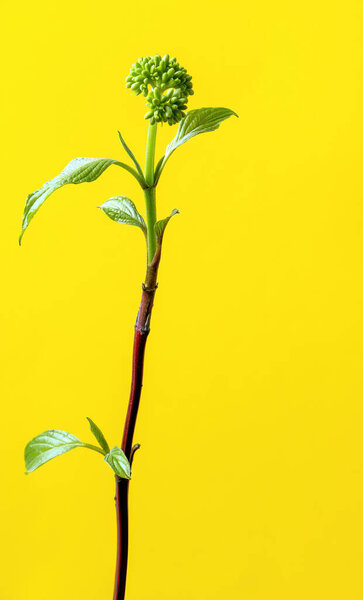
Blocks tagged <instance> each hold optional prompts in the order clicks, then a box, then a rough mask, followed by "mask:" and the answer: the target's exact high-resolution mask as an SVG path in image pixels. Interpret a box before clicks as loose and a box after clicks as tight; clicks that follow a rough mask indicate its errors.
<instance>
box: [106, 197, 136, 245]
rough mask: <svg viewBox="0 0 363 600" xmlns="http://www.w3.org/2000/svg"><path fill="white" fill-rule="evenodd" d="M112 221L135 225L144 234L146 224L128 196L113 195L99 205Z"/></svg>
mask: <svg viewBox="0 0 363 600" xmlns="http://www.w3.org/2000/svg"><path fill="white" fill-rule="evenodd" d="M100 208H102V210H103V212H104V213H106V215H107V216H108V217H110V219H112V221H116V223H125V224H126V225H135V226H136V227H140V229H141V230H142V231H143V232H144V234H145V235H146V224H145V221H144V219H143V218H142V216H141V215H140V213H139V212H138V210H137V208H136V206H135V204H134V203H133V202H132V200H130V199H129V198H125V197H124V196H114V197H113V198H110V199H109V200H106V202H104V204H102V206H101V207H100Z"/></svg>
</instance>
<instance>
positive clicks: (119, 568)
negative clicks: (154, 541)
mask: <svg viewBox="0 0 363 600" xmlns="http://www.w3.org/2000/svg"><path fill="white" fill-rule="evenodd" d="M160 252H161V244H160V245H159V247H158V248H157V250H156V253H155V256H154V259H153V261H152V263H151V264H150V265H148V268H147V272H146V279H145V283H144V284H143V286H142V288H143V291H142V296H141V303H140V308H139V312H138V315H137V319H136V324H135V336H134V349H133V359H132V379H131V392H130V400H129V406H128V409H127V415H126V420H125V426H124V433H123V438H122V445H121V447H122V450H123V451H124V453H125V454H126V456H127V458H128V459H129V460H130V462H132V440H133V437H134V430H135V425H136V417H137V412H138V408H139V403H140V396H141V389H142V378H143V371H144V356H145V345H146V340H147V336H148V334H149V331H150V317H151V311H152V307H153V302H154V295H155V291H156V287H157V282H156V278H157V272H158V267H159V262H160ZM128 490H129V481H128V480H127V479H121V478H119V477H116V496H115V502H116V517H117V558H116V576H115V590H114V596H113V600H124V598H125V588H126V574H127V557H128V543H129V539H128V538H129V535H128V528H129V525H128Z"/></svg>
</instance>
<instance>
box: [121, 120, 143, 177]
mask: <svg viewBox="0 0 363 600" xmlns="http://www.w3.org/2000/svg"><path fill="white" fill-rule="evenodd" d="M117 133H118V137H119V138H120V142H121V144H122V147H123V149H124V150H125V152H127V154H128V155H129V157H130V158H131V160H132V162H133V163H134V165H135V167H136V170H137V172H138V173H139V175H140V177H142V178H144V173H143V172H142V168H141V167H140V165H139V163H138V162H137V160H136V158H135V155H134V153H133V152H131V150H130V148H129V147H128V145H127V144H126V142H125V140H124V139H123V137H122V135H121V133H120V131H118V132H117Z"/></svg>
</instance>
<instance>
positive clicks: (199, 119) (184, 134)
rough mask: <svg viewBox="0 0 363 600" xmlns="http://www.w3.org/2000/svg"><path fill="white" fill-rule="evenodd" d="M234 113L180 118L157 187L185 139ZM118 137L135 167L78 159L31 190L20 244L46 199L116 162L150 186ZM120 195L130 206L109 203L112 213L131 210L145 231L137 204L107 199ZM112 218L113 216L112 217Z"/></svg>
mask: <svg viewBox="0 0 363 600" xmlns="http://www.w3.org/2000/svg"><path fill="white" fill-rule="evenodd" d="M232 115H235V116H237V115H236V113H235V112H233V110H230V109H229V108H199V109H196V110H191V111H189V112H188V113H187V114H186V116H185V117H184V118H183V119H182V120H181V121H180V123H179V128H178V131H177V134H176V136H175V138H174V139H173V140H172V141H171V142H170V144H169V145H168V146H167V148H166V152H165V155H164V156H163V157H162V158H161V159H160V160H159V162H158V164H157V166H156V169H155V174H154V186H155V185H156V184H157V182H158V181H159V179H160V175H161V173H162V171H163V169H164V167H165V164H166V162H167V160H168V159H169V158H170V156H171V155H172V154H173V152H174V151H175V150H176V148H178V147H179V146H181V145H182V144H184V143H185V142H186V141H188V140H189V139H191V138H192V137H194V136H195V135H199V134H200V133H206V132H208V131H215V130H216V129H218V127H219V125H220V124H221V123H222V121H224V120H225V119H227V118H228V117H230V116H232ZM119 137H120V141H121V143H122V145H123V147H124V149H125V150H126V152H127V154H128V155H129V156H130V158H131V160H132V161H133V163H134V165H135V169H134V168H133V167H130V166H129V165H127V164H125V163H122V162H119V161H118V160H113V159H111V158H75V159H74V160H72V161H71V162H70V163H69V164H68V165H67V166H66V167H65V169H63V171H62V172H61V173H60V174H59V175H57V176H56V177H54V179H51V180H50V181H47V182H46V183H45V184H44V185H43V186H42V187H41V188H40V189H38V190H36V191H35V192H32V193H31V194H29V196H28V197H27V200H26V204H25V208H24V214H23V221H22V228H21V234H20V238H19V243H21V240H22V237H23V235H24V232H25V230H26V229H27V227H28V225H29V223H30V221H31V220H32V218H33V217H34V215H35V214H36V213H37V211H38V210H39V208H40V207H41V206H42V204H43V203H44V202H45V200H46V199H47V198H48V197H49V196H50V195H51V194H52V193H53V192H55V191H56V190H58V189H59V188H61V187H63V186H64V185H68V184H70V183H73V184H78V183H88V182H91V181H95V180H96V179H97V178H98V177H99V176H100V175H102V173H103V172H104V171H105V170H106V169H107V168H108V167H109V166H111V165H116V166H119V167H122V168H123V169H126V171H128V172H129V173H131V174H132V175H133V176H134V177H135V179H136V180H137V181H138V183H139V184H140V185H141V187H142V188H145V187H147V186H146V183H145V179H144V175H143V172H142V169H141V167H140V165H139V163H138V162H137V160H136V158H135V156H134V155H133V153H132V152H131V150H130V148H129V147H128V146H127V145H126V143H125V141H124V139H123V138H122V136H121V134H120V132H119ZM120 198H121V199H122V200H123V201H125V200H127V203H126V204H128V206H126V205H125V202H124V204H123V206H122V207H116V208H115V203H113V205H108V206H107V207H106V208H110V214H109V216H111V214H113V215H114V216H116V217H117V211H118V210H119V209H120V210H121V212H123V213H125V212H126V213H129V214H128V218H129V221H128V223H129V224H131V225H137V226H138V227H140V228H141V229H142V230H143V232H144V233H145V228H146V225H145V222H144V220H143V219H142V217H141V215H140V214H139V213H138V212H137V210H136V208H135V205H134V204H133V203H132V202H131V200H128V199H124V198H123V197H122V196H116V197H115V198H111V200H109V201H108V202H111V201H114V200H115V199H120ZM106 204H107V203H106ZM104 207H105V205H103V206H102V208H103V210H104ZM124 209H125V210H124ZM112 211H113V213H112ZM135 211H136V212H135ZM105 212H106V210H105ZM111 218H113V217H112V216H111ZM120 219H126V217H125V216H123V215H121V216H119V217H117V218H113V220H114V221H118V222H120V223H125V222H127V221H126V220H120ZM163 221H164V220H163ZM160 223H161V222H160ZM160 227H161V226H160Z"/></svg>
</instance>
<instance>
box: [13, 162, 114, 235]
mask: <svg viewBox="0 0 363 600" xmlns="http://www.w3.org/2000/svg"><path fill="white" fill-rule="evenodd" d="M112 164H118V165H120V166H122V164H121V163H119V162H118V161H117V160H113V159H111V158H75V159H74V160H72V161H71V162H70V163H69V164H68V165H67V166H66V167H65V168H64V169H63V171H62V172H61V173H60V174H59V175H57V176H56V177H54V179H51V180H50V181H47V182H46V183H45V184H44V185H43V186H42V187H41V188H40V189H39V190H36V191H35V192H32V193H31V194H29V196H28V197H27V200H26V203H25V208H24V214H23V221H22V227H21V234H20V238H19V243H20V242H21V239H22V237H23V235H24V232H25V230H26V228H27V227H28V225H29V223H30V221H31V220H32V218H33V217H34V215H35V214H36V213H37V211H38V210H39V208H40V207H41V206H42V204H43V203H44V202H45V200H46V199H47V198H48V197H49V196H50V195H51V194H52V193H53V192H55V191H56V190H58V189H59V188H61V187H63V186H64V185H67V184H69V183H74V184H78V183H89V182H91V181H95V179H97V178H98V177H99V176H100V175H102V173H103V172H104V171H105V170H106V169H107V168H108V167H109V166H110V165H112Z"/></svg>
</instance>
